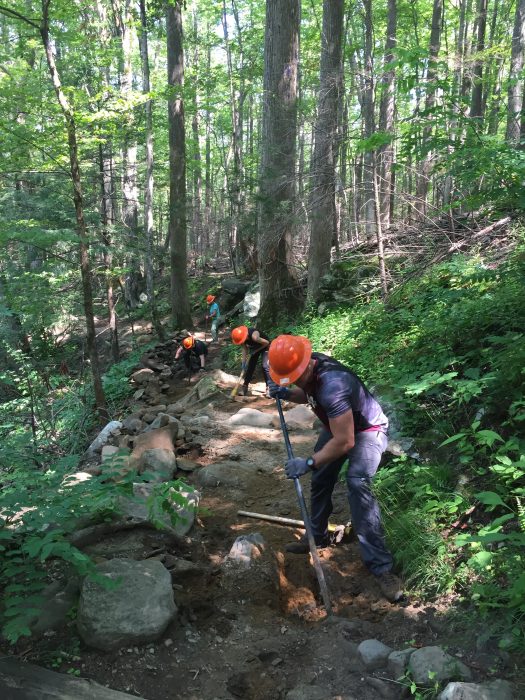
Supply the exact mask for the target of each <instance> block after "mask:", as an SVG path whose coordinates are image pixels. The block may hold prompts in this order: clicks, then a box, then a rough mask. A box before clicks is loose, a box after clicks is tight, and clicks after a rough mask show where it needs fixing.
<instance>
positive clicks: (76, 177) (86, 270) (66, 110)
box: [40, 0, 108, 422]
mask: <svg viewBox="0 0 525 700" xmlns="http://www.w3.org/2000/svg"><path fill="white" fill-rule="evenodd" d="M49 3H50V0H42V24H41V26H40V35H41V37H42V42H43V45H44V50H45V54H46V59H47V65H48V68H49V73H50V75H51V80H52V82H53V87H54V88H55V93H56V96H57V99H58V102H59V104H60V108H61V109H62V113H63V115H64V118H65V121H66V129H67V139H68V149H69V163H70V169H71V180H72V182H73V201H74V204H75V217H76V222H77V235H78V238H79V258H80V273H81V278H82V292H83V299H84V314H85V317H86V346H87V350H88V354H89V359H90V362H91V373H92V376H93V389H94V394H95V404H96V407H97V411H98V414H99V417H100V420H101V421H103V422H105V421H107V420H108V411H107V407H106V397H105V396H104V389H103V387H102V378H101V375H100V367H99V359H98V353H97V346H96V334H95V317H94V311H93V290H92V283H91V266H90V261H89V249H88V245H89V242H88V234H87V227H86V220H85V218H84V200H83V195H82V182H81V177H80V166H79V161H78V145H77V136H76V124H75V116H74V113H73V110H72V109H71V106H70V104H69V101H68V99H67V97H66V95H65V93H64V90H63V88H62V82H61V80H60V75H59V73H58V69H57V66H56V63H55V57H54V55H53V51H52V48H51V41H50V37H49Z"/></svg>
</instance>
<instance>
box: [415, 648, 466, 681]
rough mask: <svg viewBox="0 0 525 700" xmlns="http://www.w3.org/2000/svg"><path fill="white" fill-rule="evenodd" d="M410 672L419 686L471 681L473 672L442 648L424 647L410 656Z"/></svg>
mask: <svg viewBox="0 0 525 700" xmlns="http://www.w3.org/2000/svg"><path fill="white" fill-rule="evenodd" d="M408 670H409V671H410V674H411V676H412V678H413V679H414V682H415V683H417V685H432V683H434V682H435V681H437V682H438V683H443V682H445V681H453V680H462V681H469V680H470V679H471V675H472V674H471V672H470V669H468V668H467V667H466V666H465V664H464V663H463V662H461V661H460V660H459V659H456V658H454V657H453V656H450V654H447V653H446V652H445V651H443V649H442V648H441V647H422V648H421V649H416V650H415V651H414V653H413V654H412V655H411V656H410V661H409V662H408Z"/></svg>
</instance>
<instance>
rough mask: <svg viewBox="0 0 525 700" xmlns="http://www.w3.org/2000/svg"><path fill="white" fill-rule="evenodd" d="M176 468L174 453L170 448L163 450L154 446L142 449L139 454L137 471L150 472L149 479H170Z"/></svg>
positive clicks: (158, 480)
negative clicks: (149, 448)
mask: <svg viewBox="0 0 525 700" xmlns="http://www.w3.org/2000/svg"><path fill="white" fill-rule="evenodd" d="M176 468H177V460H176V458H175V453H174V452H172V451H171V450H163V449H162V448H159V447H155V448H153V449H151V450H144V452H143V453H142V454H141V456H140V462H139V472H140V473H141V474H144V473H151V478H150V481H155V482H161V481H171V479H173V474H174V473H175V469H176Z"/></svg>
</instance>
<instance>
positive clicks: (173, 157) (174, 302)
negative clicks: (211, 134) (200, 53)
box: [166, 0, 193, 328]
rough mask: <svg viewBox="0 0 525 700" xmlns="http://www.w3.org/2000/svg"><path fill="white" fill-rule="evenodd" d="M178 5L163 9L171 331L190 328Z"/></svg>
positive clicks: (180, 40)
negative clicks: (166, 101) (166, 89)
mask: <svg viewBox="0 0 525 700" xmlns="http://www.w3.org/2000/svg"><path fill="white" fill-rule="evenodd" d="M181 8H182V2H181V1H180V0H175V2H173V3H170V4H168V5H167V7H166V31H167V54H168V85H169V86H170V97H169V100H168V124H169V148H170V153H169V161H170V207H169V210H170V221H169V237H170V261H171V275H170V280H171V316H172V322H173V325H174V327H175V328H193V321H192V318H191V313H190V302H189V297H188V277H187V270H186V262H187V242H186V135H185V128H184V101H183V97H182V91H183V85H184V51H183V34H182V9H181Z"/></svg>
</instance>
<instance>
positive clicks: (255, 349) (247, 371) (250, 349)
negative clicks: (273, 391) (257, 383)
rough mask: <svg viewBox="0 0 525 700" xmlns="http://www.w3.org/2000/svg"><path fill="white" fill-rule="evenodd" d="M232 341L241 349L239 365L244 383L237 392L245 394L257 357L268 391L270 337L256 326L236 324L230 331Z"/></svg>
mask: <svg viewBox="0 0 525 700" xmlns="http://www.w3.org/2000/svg"><path fill="white" fill-rule="evenodd" d="M231 338H232V342H233V343H234V344H235V345H240V346H241V349H242V360H241V367H242V373H243V376H244V384H243V386H242V388H241V389H240V390H239V394H241V395H242V396H246V394H247V393H248V387H249V385H250V382H251V380H252V377H253V374H254V372H255V368H256V367H257V362H258V361H259V357H261V359H262V368H263V372H264V379H265V381H266V390H267V392H268V382H269V381H270V375H269V372H268V349H269V347H270V339H269V338H268V336H267V335H265V334H264V333H261V332H260V331H258V330H257V329H256V328H249V327H248V326H237V328H234V329H233V330H232V332H231Z"/></svg>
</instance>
